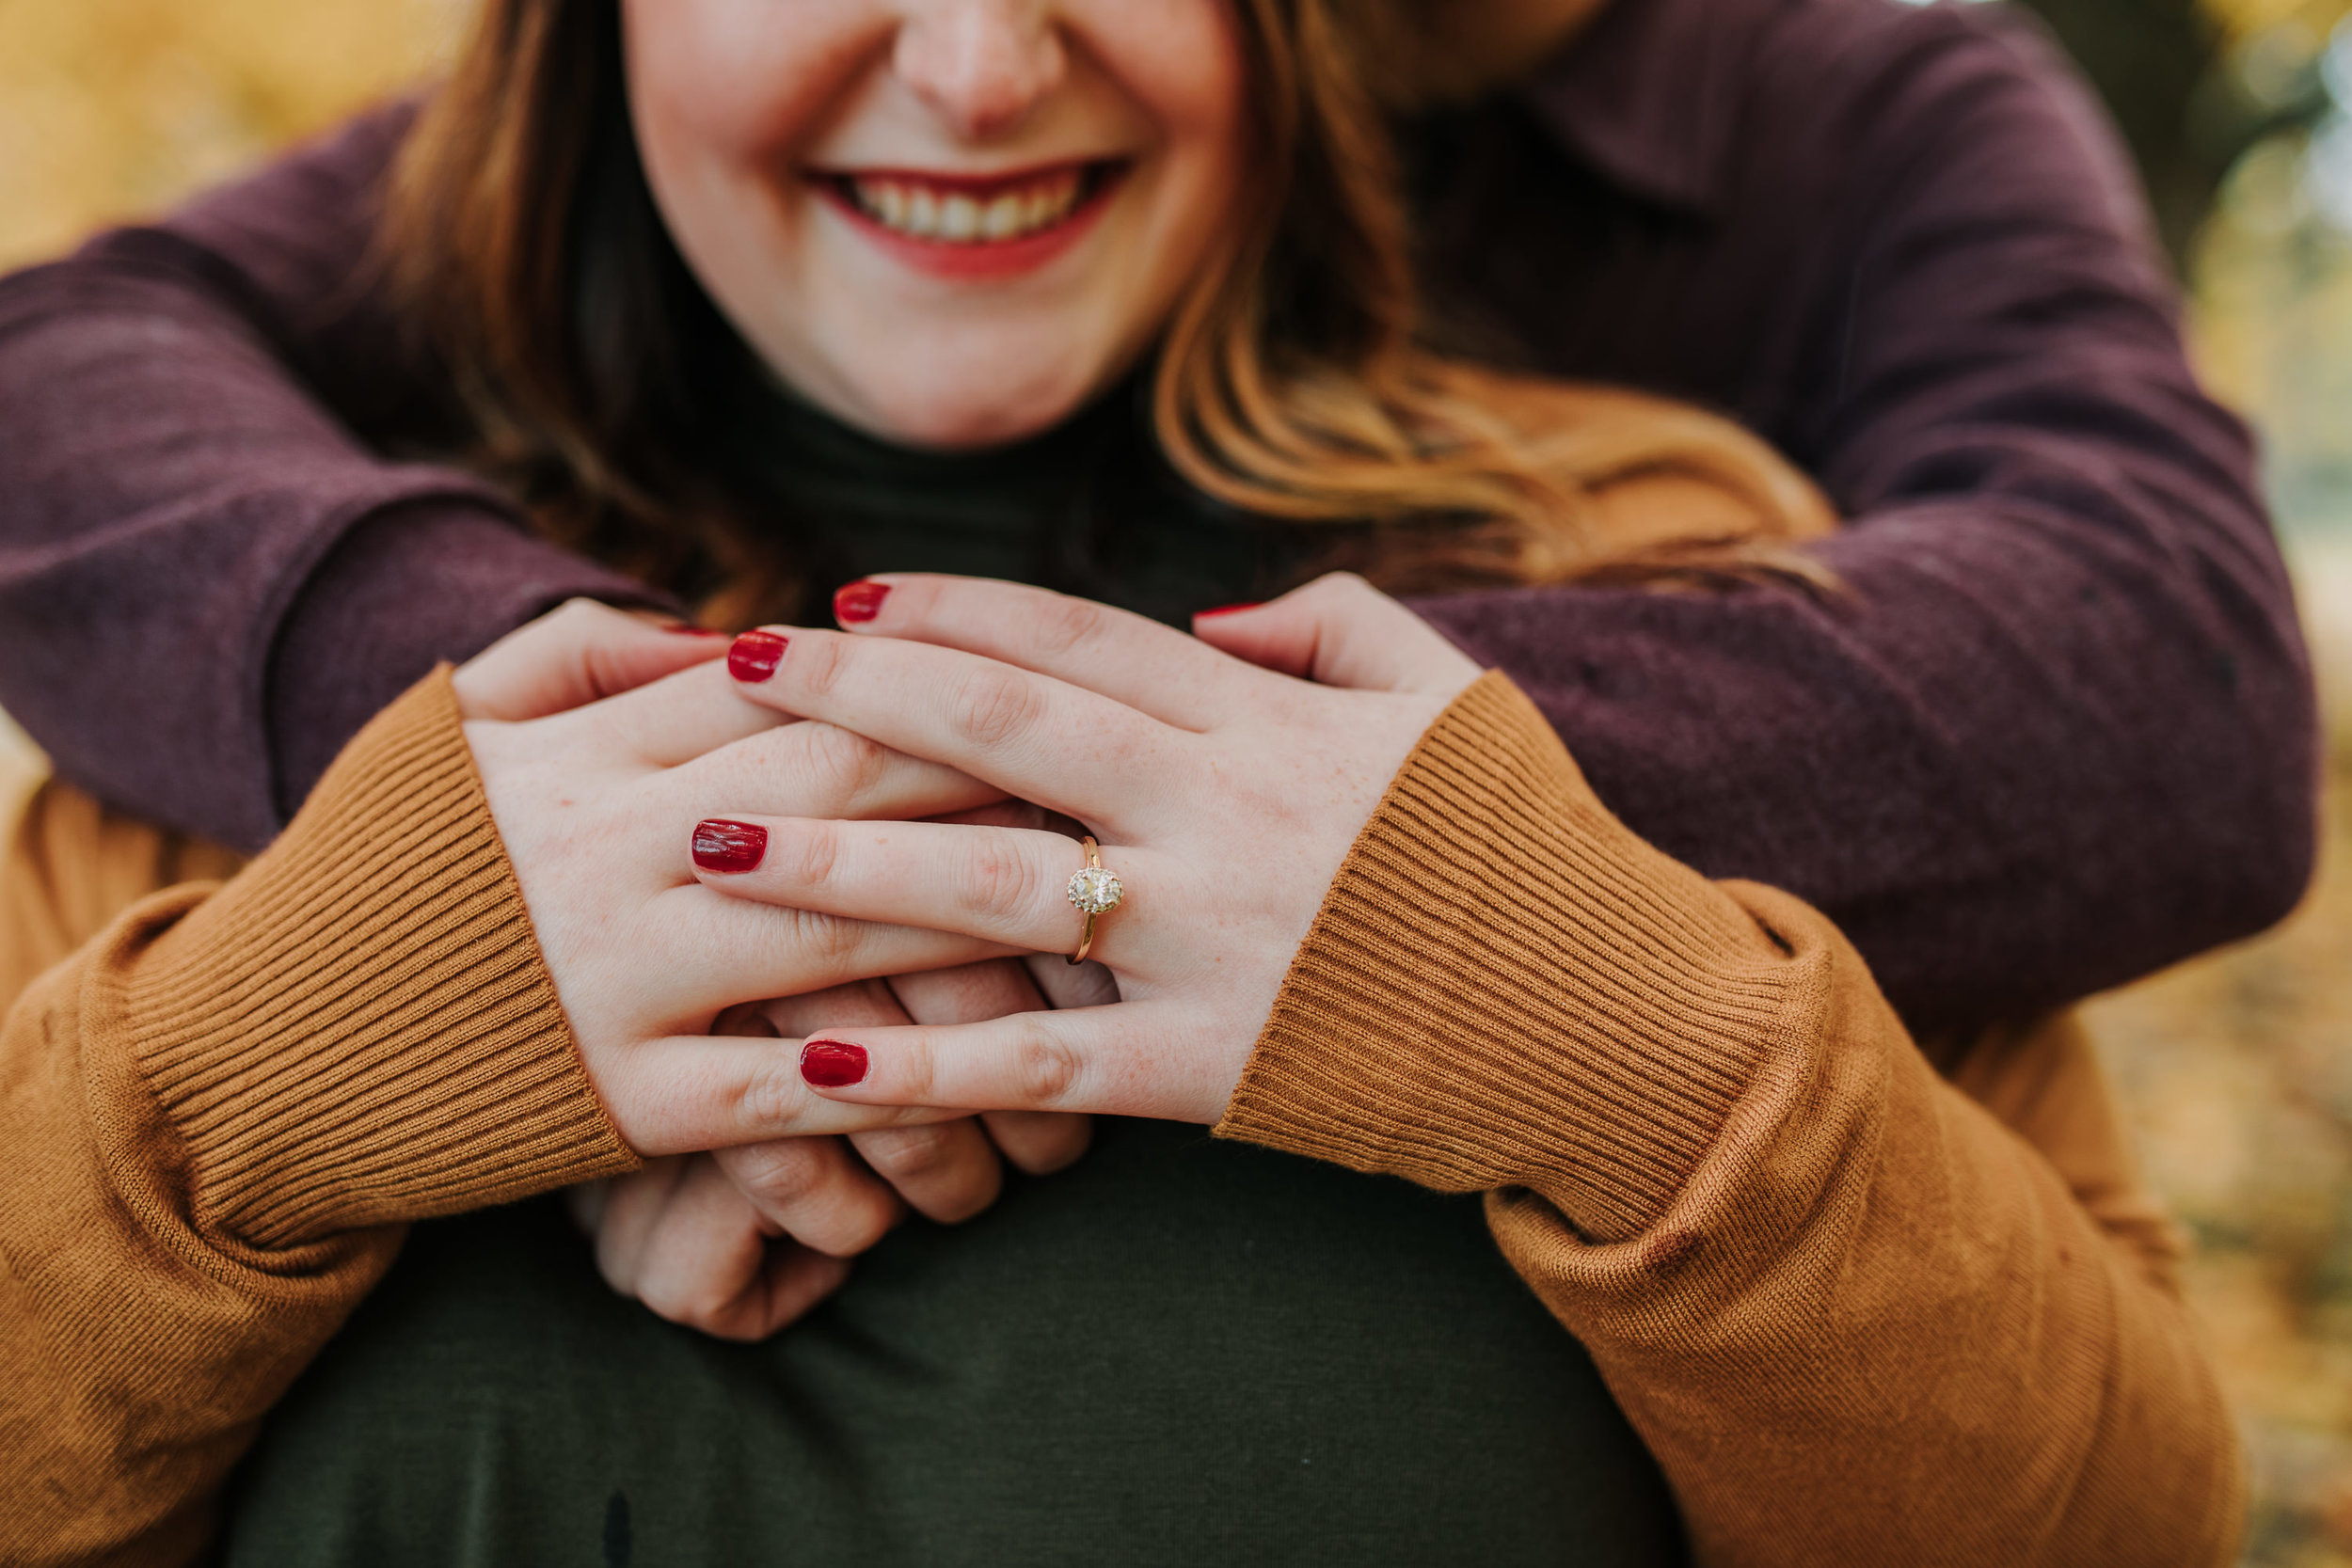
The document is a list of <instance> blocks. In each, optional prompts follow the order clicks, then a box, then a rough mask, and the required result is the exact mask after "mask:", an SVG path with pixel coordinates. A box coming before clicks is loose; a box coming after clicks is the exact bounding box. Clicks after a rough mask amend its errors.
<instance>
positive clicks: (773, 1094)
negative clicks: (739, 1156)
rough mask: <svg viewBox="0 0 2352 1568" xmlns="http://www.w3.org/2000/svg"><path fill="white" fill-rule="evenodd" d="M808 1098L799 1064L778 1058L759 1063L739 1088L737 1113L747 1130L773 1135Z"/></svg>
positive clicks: (799, 1110)
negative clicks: (766, 1062)
mask: <svg viewBox="0 0 2352 1568" xmlns="http://www.w3.org/2000/svg"><path fill="white" fill-rule="evenodd" d="M807 1101H808V1091H807V1090H806V1088H804V1087H803V1085H802V1082H801V1073H800V1067H799V1064H798V1063H796V1062H789V1061H786V1060H783V1059H781V1058H780V1059H779V1060H777V1061H774V1062H772V1063H769V1064H767V1065H765V1066H763V1067H761V1068H760V1069H758V1070H757V1071H756V1072H755V1073H753V1074H752V1076H751V1078H750V1079H749V1080H747V1081H746V1082H745V1084H744V1085H743V1087H742V1088H741V1089H740V1090H739V1091H738V1093H737V1096H736V1116H737V1117H738V1119H739V1122H740V1124H741V1127H742V1130H743V1132H745V1133H746V1134H748V1135H750V1136H752V1137H766V1138H772V1137H774V1136H775V1135H776V1133H777V1132H780V1131H781V1130H782V1129H784V1128H786V1127H788V1126H790V1125H791V1123H792V1118H793V1117H796V1116H798V1115H799V1114H800V1112H801V1109H802V1107H803V1105H805V1104H806V1103H807ZM730 1158H732V1156H730Z"/></svg>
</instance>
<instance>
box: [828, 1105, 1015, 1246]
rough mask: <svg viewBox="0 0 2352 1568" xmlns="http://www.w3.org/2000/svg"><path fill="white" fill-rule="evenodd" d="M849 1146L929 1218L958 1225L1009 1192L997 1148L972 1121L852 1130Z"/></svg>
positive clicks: (877, 1174) (915, 1210)
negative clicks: (997, 1155) (865, 1130)
mask: <svg viewBox="0 0 2352 1568" xmlns="http://www.w3.org/2000/svg"><path fill="white" fill-rule="evenodd" d="M850 1147H852V1148H855V1149H856V1150H857V1152H858V1156H859V1158H861V1159H863V1160H864V1161H865V1162H866V1164H867V1165H868V1166H870V1167H872V1169H873V1172H874V1174H875V1175H876V1176H879V1177H881V1178H882V1180H884V1181H886V1182H888V1183H889V1184H890V1186H891V1188H892V1189H893V1190H894V1191H896V1192H897V1193H898V1196H900V1197H902V1198H904V1199H906V1201H907V1202H908V1203H909V1204H910V1205H911V1206H913V1208H914V1212H917V1213H919V1214H921V1215H922V1216H923V1217H924V1218H926V1219H930V1220H936V1221H938V1222H939V1223H940V1224H942V1225H959V1224H961V1223H962V1222H963V1221H965V1220H968V1219H970V1218H971V1217H972V1216H973V1215H975V1214H977V1213H978V1212H980V1211H981V1210H983V1209H985V1208H987V1207H988V1206H989V1205H990V1204H992V1203H993V1202H995V1201H996V1197H997V1195H998V1194H999V1193H1002V1192H1003V1191H1004V1190H1005V1170H1004V1166H1003V1165H1002V1164H998V1162H997V1159H996V1146H995V1145H993V1144H992V1143H990V1142H989V1141H988V1134H987V1133H986V1132H982V1131H981V1130H980V1124H979V1123H978V1122H977V1121H975V1120H973V1119H972V1118H971V1117H963V1118H962V1119H961V1120H959V1121H940V1122H932V1123H930V1125H928V1126H923V1127H883V1128H877V1129H875V1130H874V1131H873V1132H853V1133H851V1134H850Z"/></svg>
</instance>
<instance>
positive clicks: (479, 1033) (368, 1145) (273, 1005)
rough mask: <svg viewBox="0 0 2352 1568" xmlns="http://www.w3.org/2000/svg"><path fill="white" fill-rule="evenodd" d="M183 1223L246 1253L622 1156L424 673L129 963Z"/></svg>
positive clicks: (588, 1173) (570, 1173)
mask: <svg viewBox="0 0 2352 1568" xmlns="http://www.w3.org/2000/svg"><path fill="white" fill-rule="evenodd" d="M127 1000H128V1003H129V1006H130V1009H131V1018H132V1020H133V1021H134V1023H135V1037H136V1038H137V1039H138V1041H139V1046H138V1052H139V1063H140V1069H141V1070H142V1072H143V1074H144V1075H145V1077H146V1080H147V1082H148V1084H149V1085H150V1086H151V1088H152V1090H153V1092H154V1094H155V1096H156V1099H157V1101H158V1102H159V1104H160V1105H161V1107H162V1109H163V1111H164V1114H165V1116H166V1117H167V1120H168V1121H169V1122H170V1124H171V1125H172V1126H173V1128H174V1129H176V1130H177V1132H179V1134H180V1136H181V1138H182V1140H183V1144H184V1146H185V1148H186V1151H187V1158H188V1160H189V1162H190V1164H191V1169H190V1172H189V1183H190V1187H191V1190H192V1192H193V1195H194V1206H195V1218H196V1220H197V1222H198V1223H199V1225H200V1226H203V1227H206V1228H208V1229H215V1230H217V1231H219V1232H221V1233H224V1234H227V1235H230V1236H233V1237H235V1238H237V1239H239V1240H241V1241H243V1242H245V1243H248V1244H251V1245H254V1246H260V1247H283V1246H288V1245H292V1244H294V1243H300V1242H304V1241H309V1240H313V1239H316V1238H318V1237H321V1236H324V1235H327V1234H330V1233H332V1232H335V1231H340V1230H346V1229H351V1228H355V1227H362V1226H371V1225H381V1224H387V1223H391V1222H395V1221H402V1220H413V1219H421V1218H423V1217H426V1216H428V1215H432V1214H438V1213H448V1212H455V1211H458V1210H463V1209H471V1208H479V1207H482V1206H485V1205H487V1204H492V1203H499V1202H503V1201H506V1200H508V1199H511V1198H515V1197H519V1196H525V1195H527V1194H530V1193H532V1192H538V1191H543V1190H545V1189H548V1188H550V1187H555V1186H560V1185H563V1184H564V1183H567V1182H571V1181H578V1180H585V1179H587V1178H590V1177H594V1176H599V1175H608V1174H611V1173H613V1172H616V1171H621V1170H626V1169H628V1168H631V1167H632V1166H633V1165H634V1164H636V1160H635V1157H634V1156H633V1155H631V1154H630V1153H629V1151H628V1148H627V1147H626V1146H625V1145H624V1144H623V1143H622V1142H621V1140H620V1137H619V1135H618V1133H617V1132H615V1131H614V1130H613V1128H612V1122H611V1120H610V1119H609V1118H608V1117H606V1115H605V1113H604V1108H603V1106H602V1105H601V1104H600V1103H599V1102H598V1101H597V1099H596V1093H595V1091H594V1090H593V1089H592V1088H591V1087H590V1085H589V1083H588V1079H587V1075H586V1073H585V1072H584V1070H583V1069H581V1067H580V1060H579V1055H578V1052H577V1050H576V1049H575V1047H574V1045H573V1042H572V1037H571V1031H570V1029H569V1027H568V1026H567V1025H566V1024H565V1022H564V1014H563V1009H562V1008H561V1006H559V1005H558V1004H557V1001H556V996H555V988H554V985H553V982H552V981H551V980H550V979H549V977H548V973H547V969H546V966H545V964H544V963H543V962H542V961H541V959H540V957H539V950H538V944H537V942H536V940H535V939H534V938H533V936H532V929H531V921H530V917H529V915H528V914H527V913H526V911H525V910H524V907H523V901H522V894H521V890H520V888H519V887H518V886H517V885H516V881H515V878H514V874H513V871H512V870H511V868H510V867H509V866H508V864H507V862H506V855H505V850H504V848H503V847H502V846H501V843H500V841H499V836H498V831H497V829H496V827H495V826H494V825H493V823H492V821H491V817H490V813H489V806H488V803H487V801H486V800H485V798H484V795H483V791H482V784H481V781H480V779H479V777H478V776H477V774H476V773H475V771H474V767H473V757H472V753H471V752H470V751H469V749H468V747H467V745H466V739H465V734H464V731H463V730H462V729H461V728H460V726H459V722H458V717H457V708H456V701H455V697H454V695H453V692H452V690H451V687H450V682H449V675H448V672H447V671H446V670H443V671H439V672H437V673H435V674H433V675H432V676H430V677H428V678H427V679H426V680H424V681H423V682H421V684H420V685H418V686H417V687H415V688H413V689H411V690H410V691H409V692H408V694H407V695H406V696H405V697H403V698H401V699H400V701H398V702H397V703H395V704H393V705H391V706H390V707H389V708H388V709H386V710H385V712H384V713H383V714H382V715H381V716H380V717H378V718H377V719H376V720H375V721H374V722H373V723H372V724H370V725H369V726H368V727H367V728H366V729H365V730H364V731H362V732H361V733H360V735H359V736H358V737H357V738H356V739H354V740H353V742H352V743H351V746H350V748H349V749H348V750H347V751H346V752H344V753H343V756H342V759H341V760H340V761H339V762H338V763H337V764H336V765H335V767H334V768H332V769H331V770H330V771H329V772H328V774H327V776H326V779H325V780H324V781H323V782H322V783H321V784H320V786H319V789H318V791H317V793H316V794H315V795H314V796H313V798H312V800H311V801H310V805H309V806H307V807H306V808H305V809H304V810H303V812H302V814H301V815H300V816H297V817H296V818H295V819H294V823H293V825H292V826H290V827H289V828H288V829H287V831H286V832H285V834H284V835H283V836H282V837H281V838H280V839H279V840H278V843H277V844H275V845H274V846H272V847H271V848H270V849H269V850H268V851H267V852H266V853H265V854H263V855H262V857H261V858H260V859H259V860H257V861H256V862H254V863H253V864H252V865H251V866H250V867H248V868H247V869H246V872H245V873H244V875H243V876H241V877H239V878H238V879H235V880H234V881H232V882H230V883H229V884H227V885H226V886H225V887H224V888H223V889H222V891H221V892H220V893H219V894H217V895H215V896H214V897H213V898H211V899H210V900H208V901H206V902H205V903H204V904H202V905H201V906H199V908H198V909H196V910H195V911H193V912H192V913H191V914H190V915H189V916H188V917H187V919H185V920H184V921H183V922H182V923H181V924H179V925H178V926H176V927H173V928H172V929H171V930H170V931H168V932H167V933H166V934H165V935H164V936H163V937H161V938H160V939H159V940H158V941H157V942H156V944H155V947H154V949H153V950H152V951H151V953H150V954H149V955H147V956H146V958H144V960H143V961H142V962H141V963H140V965H139V967H138V971H137V974H136V977H135V979H134V981H133V982H132V986H131V989H130V993H129V996H128V999H127Z"/></svg>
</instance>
